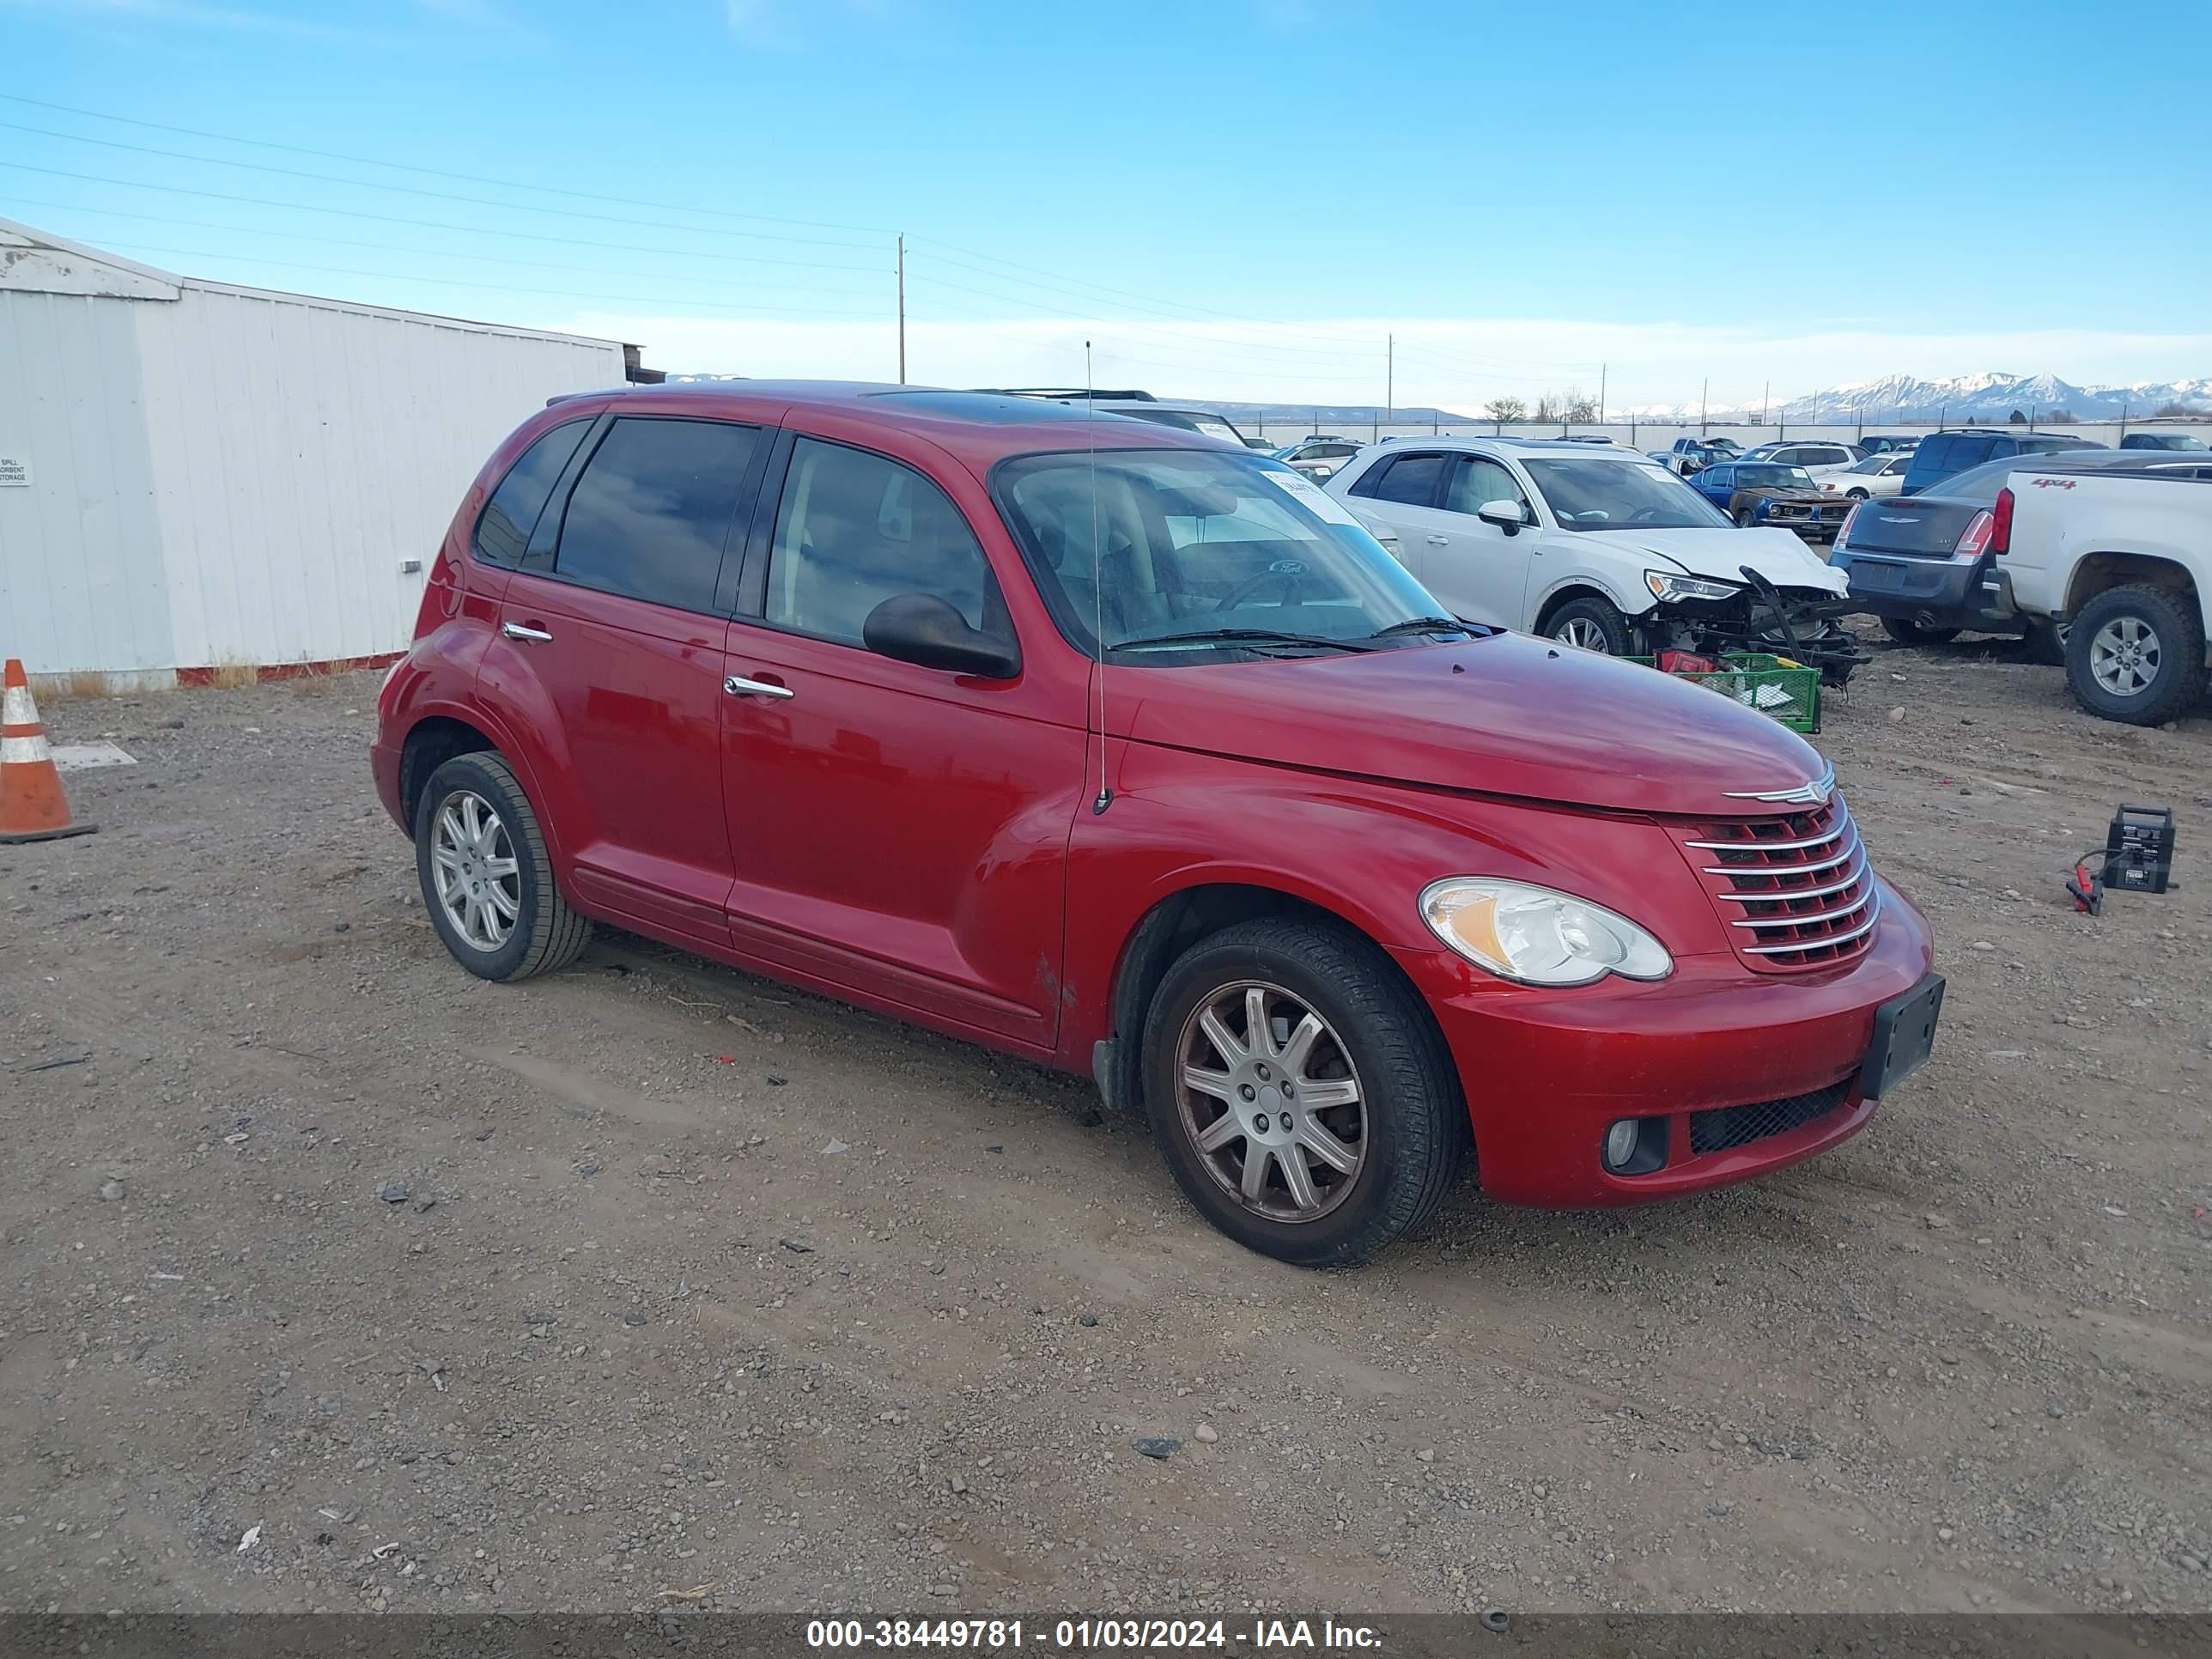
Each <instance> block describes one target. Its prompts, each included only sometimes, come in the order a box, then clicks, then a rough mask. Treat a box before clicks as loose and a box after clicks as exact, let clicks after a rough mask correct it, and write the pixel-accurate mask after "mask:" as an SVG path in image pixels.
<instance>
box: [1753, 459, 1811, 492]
mask: <svg viewBox="0 0 2212 1659" xmlns="http://www.w3.org/2000/svg"><path fill="white" fill-rule="evenodd" d="M1735 483H1736V488H1737V489H1787V488H1790V486H1793V485H1794V486H1796V488H1798V489H1814V488H1815V485H1814V483H1813V475H1812V474H1811V473H1809V472H1808V471H1806V470H1805V469H1804V468H1803V467H1802V466H1756V465H1754V466H1739V467H1738V468H1736V470H1735Z"/></svg>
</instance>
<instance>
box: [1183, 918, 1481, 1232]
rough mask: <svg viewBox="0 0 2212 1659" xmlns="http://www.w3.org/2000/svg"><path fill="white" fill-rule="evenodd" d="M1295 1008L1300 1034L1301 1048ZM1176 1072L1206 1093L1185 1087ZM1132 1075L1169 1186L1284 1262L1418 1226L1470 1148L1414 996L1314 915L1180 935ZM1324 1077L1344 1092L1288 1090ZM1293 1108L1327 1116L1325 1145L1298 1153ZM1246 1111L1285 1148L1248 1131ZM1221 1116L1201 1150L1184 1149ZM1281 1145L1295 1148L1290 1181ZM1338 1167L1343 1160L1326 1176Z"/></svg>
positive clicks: (1369, 951)
mask: <svg viewBox="0 0 2212 1659" xmlns="http://www.w3.org/2000/svg"><path fill="white" fill-rule="evenodd" d="M1254 995H1257V996H1258V997H1259V998H1260V999H1261V1008H1262V1009H1263V1010H1264V1011H1265V1012H1264V1017H1263V1018H1264V1028H1263V1031H1262V1037H1263V1046H1262V1047H1260V1048H1255V1047H1253V1046H1252V1045H1251V1032H1252V1024H1251V1020H1250V1018H1249V1012H1248V1011H1249V1006H1250V1004H1249V1001H1248V998H1249V997H1251V996H1254ZM1310 1019H1311V1020H1314V1021H1317V1022H1318V1029H1317V1030H1316V1032H1315V1033H1314V1034H1312V1035H1310V1036H1308V1038H1307V1041H1306V1042H1305V1044H1304V1048H1300V1047H1299V1045H1298V1042H1297V1038H1298V1035H1299V1033H1301V1032H1303V1031H1304V1030H1306V1028H1307V1024H1308V1021H1309V1020H1310ZM1209 1020H1210V1024H1209V1023H1208V1022H1209ZM1194 1074H1197V1075H1201V1076H1204V1077H1206V1079H1209V1080H1210V1081H1212V1082H1213V1084H1214V1085H1215V1087H1217V1088H1219V1089H1221V1090H1222V1091H1223V1092H1222V1093H1221V1094H1218V1095H1217V1094H1216V1093H1214V1092H1213V1091H1212V1089H1202V1088H1197V1087H1194V1086H1192V1085H1189V1084H1188V1083H1187V1082H1186V1081H1185V1079H1186V1078H1188V1077H1190V1076H1192V1075H1194ZM1248 1074H1249V1075H1248ZM1144 1075H1145V1111H1146V1116H1147V1117H1148V1118H1149V1119H1150V1120H1151V1122H1152V1137H1153V1139H1154V1140H1155V1141H1157V1142H1158V1146H1159V1148H1160V1152H1161V1155H1162V1156H1163V1157H1164V1158H1166V1160H1167V1164H1168V1168H1169V1169H1170V1170H1172V1171H1173V1172H1174V1175H1175V1178H1176V1183H1177V1184H1178V1185H1179V1186H1181V1187H1182V1190H1183V1194H1184V1195H1185V1196H1186V1197H1188V1199H1189V1200H1190V1201H1191V1202H1192V1204H1194V1206H1197V1208H1198V1210H1199V1211H1200V1213H1201V1214H1203V1215H1204V1216H1205V1217H1206V1219H1207V1220H1208V1221H1210V1222H1212V1224H1213V1225H1214V1226H1215V1227H1217V1228H1218V1229H1219V1230H1220V1231H1222V1232H1224V1233H1225V1234H1227V1235H1228V1236H1229V1237H1231V1238H1233V1239H1235V1240H1236V1241H1237V1243H1240V1244H1242V1245H1243V1246H1244V1247H1245V1248H1246V1249H1251V1250H1256V1251H1258V1252H1259V1253H1260V1254H1261V1255H1271V1256H1273V1257H1274V1258H1275V1259H1276V1260H1278V1261H1288V1262H1291V1263H1292V1264H1293V1265H1295V1266H1297V1267H1353V1266H1356V1265H1357V1264H1358V1263H1360V1262H1363V1261H1367V1260H1368V1259H1369V1258H1370V1257H1371V1256H1373V1255H1376V1253H1377V1252H1378V1251H1381V1250H1382V1249H1384V1248H1385V1247H1387V1246H1388V1245H1389V1244H1390V1243H1393V1242H1394V1241H1395V1240H1396V1239H1397V1238H1399V1237H1401V1236H1402V1235H1404V1234H1405V1233H1407V1231H1411V1230H1412V1229H1413V1228H1414V1227H1416V1226H1418V1225H1420V1223H1421V1222H1422V1221H1424V1220H1425V1219H1426V1218H1427V1217H1428V1216H1429V1215H1430V1213H1431V1212H1433V1211H1434V1210H1435V1208H1436V1206H1437V1204H1438V1202H1440V1201H1441V1200H1442V1199H1443V1196H1444V1194H1446V1193H1447V1192H1449V1190H1450V1189H1451V1187H1452V1185H1453V1183H1454V1182H1455V1181H1457V1179H1458V1178H1459V1176H1460V1173H1461V1170H1462V1168H1463V1166H1464V1164H1465V1163H1466V1159H1467V1155H1468V1151H1469V1149H1470V1147H1471V1146H1472V1145H1473V1136H1472V1134H1471V1133H1470V1131H1469V1128H1468V1113H1467V1103H1466V1100H1465V1098H1464V1097H1463V1096H1462V1094H1461V1091H1460V1086H1459V1077H1458V1073H1457V1072H1456V1071H1455V1069H1454V1067H1453V1065H1452V1061H1451V1055H1450V1053H1449V1050H1448V1049H1447V1048H1445V1047H1444V1041H1443V1035H1442V1034H1441V1033H1440V1032H1439V1031H1438V1030H1437V1027H1436V1022H1435V1021H1434V1020H1433V1019H1432V1018H1431V1017H1430V1014H1429V1011H1428V1009H1427V1007H1426V1006H1424V1005H1423V1003H1422V1001H1421V1000H1420V998H1419V995H1417V994H1415V992H1414V991H1413V987H1411V986H1409V985H1407V983H1406V981H1404V979H1403V978H1402V977H1401V976H1400V975H1399V974H1398V973H1397V971H1396V969H1395V968H1394V967H1393V966H1392V965H1391V963H1390V962H1389V958H1387V957H1384V956H1383V953H1382V952H1381V951H1377V950H1376V948H1375V947H1374V946H1373V945H1370V944H1369V943H1368V942H1367V941H1366V940H1365V939H1362V938H1360V937H1359V936H1358V935H1357V934H1355V933H1351V932H1350V931H1348V930H1347V929H1346V928H1344V927H1338V926H1334V925H1332V924H1330V923H1328V922H1321V921H1297V920H1290V919H1285V918H1266V919H1261V920H1259V921H1244V922H1238V923H1237V924H1235V925H1234V926H1232V927H1225V928H1224V929H1223V930H1222V931H1221V932H1219V933H1215V934H1213V935H1212V936H1211V937H1210V938H1207V939H1200V941H1199V942H1198V943H1197V944H1195V945H1193V946H1191V948H1190V949H1189V950H1188V951H1185V952H1184V953H1183V954H1182V957H1180V958H1178V959H1177V961H1176V963H1175V964H1174V966H1172V967H1171V968H1170V969H1168V972H1167V976H1166V978H1165V979H1164V980H1162V981H1161V982H1160V987H1159V990H1158V993H1156V994H1154V996H1153V998H1152V1006H1151V1007H1150V1008H1149V1009H1147V1010H1146V1016H1145V1028H1144ZM1286 1082H1289V1083H1293V1084H1294V1085H1295V1086H1294V1087H1293V1089H1292V1090H1291V1093H1290V1095H1289V1096H1288V1097H1285V1098H1280V1099H1279V1098H1276V1097H1274V1095H1273V1094H1271V1093H1270V1092H1268V1091H1271V1090H1280V1089H1281V1087H1282V1085H1284V1084H1285V1083H1286ZM1244 1085H1252V1086H1253V1097H1252V1098H1250V1099H1249V1100H1248V1099H1245V1098H1243V1097H1242V1096H1241V1093H1240V1092H1239V1091H1240V1089H1241V1088H1242V1087H1243V1086H1244ZM1330 1085H1334V1091H1335V1093H1334V1095H1333V1096H1332V1098H1333V1099H1335V1098H1339V1097H1342V1096H1344V1095H1346V1093H1347V1092H1348V1093H1349V1095H1350V1096H1351V1097H1352V1098H1351V1099H1349V1100H1344V1101H1342V1102H1341V1103H1338V1104H1334V1105H1330V1106H1308V1105H1306V1104H1305V1103H1304V1102H1305V1100H1306V1099H1308V1098H1310V1099H1315V1100H1318V1099H1319V1098H1320V1095H1319V1093H1318V1091H1319V1090H1320V1089H1322V1088H1323V1087H1328V1086H1330ZM1309 1113H1310V1114H1316V1115H1318V1114H1322V1113H1326V1114H1328V1118H1327V1119H1326V1120H1322V1121H1319V1123H1318V1128H1319V1132H1320V1133H1321V1134H1323V1135H1326V1136H1328V1141H1327V1142H1326V1143H1325V1146H1326V1148H1327V1151H1328V1157H1327V1158H1324V1157H1322V1156H1319V1155H1316V1154H1313V1153H1310V1152H1308V1151H1307V1150H1306V1149H1307V1147H1308V1146H1313V1145H1314V1144H1315V1143H1314V1142H1313V1141H1312V1140H1310V1139H1306V1137H1307V1135H1308V1133H1309V1130H1310V1127H1314V1126H1313V1122H1312V1121H1311V1120H1310V1119H1309V1117H1307V1116H1306V1115H1304V1114H1309ZM1248 1114H1249V1115H1250V1117H1249V1121H1248V1120H1247V1117H1246V1115H1248ZM1285 1117H1290V1118H1292V1120H1293V1123H1292V1125H1291V1127H1288V1128H1282V1127H1281V1120H1282V1119H1283V1118H1285ZM1251 1123H1265V1124H1267V1125H1268V1126H1269V1127H1267V1131H1266V1133H1267V1134H1268V1135H1269V1136H1270V1137H1271V1138H1278V1139H1287V1140H1288V1144H1287V1145H1277V1144H1268V1143H1262V1142H1260V1141H1258V1140H1257V1139H1255V1134H1254V1133H1248V1130H1249V1126H1250V1124H1251ZM1223 1129H1225V1130H1226V1133H1225V1136H1223V1138H1221V1139H1218V1141H1217V1143H1216V1144H1215V1145H1213V1146H1212V1147H1211V1148H1209V1147H1207V1146H1203V1145H1201V1144H1200V1143H1201V1139H1202V1138H1207V1137H1209V1135H1210V1133H1212V1132H1216V1131H1220V1130H1223ZM1279 1130H1280V1135H1279V1134H1278V1132H1279ZM1255 1147H1256V1148H1258V1151H1257V1152H1256V1156H1258V1158H1259V1159H1260V1172H1259V1176H1258V1178H1257V1181H1256V1182H1254V1181H1252V1180H1251V1179H1250V1178H1249V1177H1250V1160H1251V1159H1252V1158H1254V1157H1255ZM1286 1158H1295V1159H1297V1160H1299V1168H1300V1170H1301V1171H1302V1172H1303V1174H1302V1176H1301V1177H1299V1178H1294V1177H1293V1176H1292V1173H1291V1170H1290V1168H1289V1166H1288V1164H1286V1163H1285V1159H1286ZM1346 1162H1350V1163H1352V1164H1353V1165H1354V1167H1353V1168H1352V1169H1351V1170H1349V1171H1348V1172H1346V1173H1341V1174H1340V1173H1339V1169H1340V1165H1341V1164H1344V1163H1346ZM1301 1180H1302V1182H1303V1186H1301V1184H1300V1182H1301ZM1255 1185H1256V1187H1257V1188H1258V1190H1257V1192H1256V1193H1255V1192H1254V1187H1255ZM1247 1194H1252V1195H1251V1196H1249V1197H1248V1196H1247ZM1305 1200H1311V1202H1310V1203H1308V1202H1306V1201H1305ZM1301 1209H1304V1210H1307V1211H1309V1212H1310V1215H1309V1216H1308V1217H1307V1218H1297V1212H1298V1211H1299V1210H1301Z"/></svg>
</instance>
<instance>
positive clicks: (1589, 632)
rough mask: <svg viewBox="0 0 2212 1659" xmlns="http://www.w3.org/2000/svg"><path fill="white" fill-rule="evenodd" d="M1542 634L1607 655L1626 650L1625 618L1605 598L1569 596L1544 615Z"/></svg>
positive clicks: (1612, 655) (1614, 654)
mask: <svg viewBox="0 0 2212 1659" xmlns="http://www.w3.org/2000/svg"><path fill="white" fill-rule="evenodd" d="M1544 634H1545V636H1546V637H1547V638H1548V639H1553V640H1557V641H1559V643H1560V644H1561V645H1571V646H1574V647H1577V648H1578V649H1580V650H1583V651H1595V652H1598V653H1601V654H1602V655H1605V656H1608V657H1625V656H1626V655H1627V654H1628V618H1627V617H1624V616H1622V615H1621V614H1620V611H1616V610H1614V609H1613V605H1612V604H1611V603H1610V602H1609V601H1607V600H1605V599H1596V598H1586V599H1569V600H1568V601H1567V602H1566V603H1565V605H1561V606H1560V607H1559V609H1558V610H1557V611H1553V612H1552V614H1551V615H1550V616H1549V617H1547V618H1546V619H1545V622H1544Z"/></svg>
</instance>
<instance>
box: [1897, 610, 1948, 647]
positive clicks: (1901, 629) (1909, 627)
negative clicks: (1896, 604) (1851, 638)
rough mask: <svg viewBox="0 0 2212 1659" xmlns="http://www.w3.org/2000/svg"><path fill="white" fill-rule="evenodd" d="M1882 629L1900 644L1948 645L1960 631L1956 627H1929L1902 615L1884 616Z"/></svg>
mask: <svg viewBox="0 0 2212 1659" xmlns="http://www.w3.org/2000/svg"><path fill="white" fill-rule="evenodd" d="M1881 631H1882V632H1883V633H1885V634H1887V635H1889V637H1890V638H1892V639H1893V640H1895V641H1897V642H1898V643H1899V645H1948V644H1949V643H1950V642H1951V641H1953V640H1955V639H1957V638H1958V637H1959V633H1960V630H1959V629H1955V628H1929V627H1925V626H1923V624H1921V623H1917V622H1907V621H1906V620H1905V618H1904V617H1883V618H1882V619H1881Z"/></svg>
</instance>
